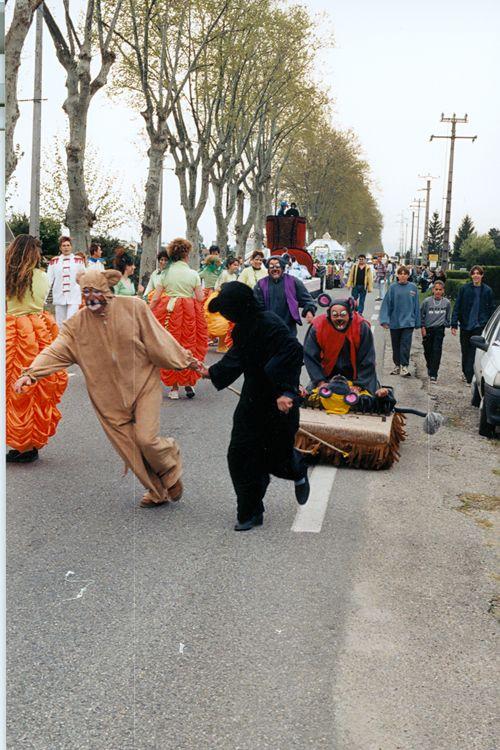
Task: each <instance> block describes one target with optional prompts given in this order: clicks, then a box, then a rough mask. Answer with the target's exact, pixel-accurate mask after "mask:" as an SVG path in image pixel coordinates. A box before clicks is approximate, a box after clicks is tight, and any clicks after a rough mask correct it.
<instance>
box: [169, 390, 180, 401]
mask: <svg viewBox="0 0 500 750" xmlns="http://www.w3.org/2000/svg"><path fill="white" fill-rule="evenodd" d="M168 397H169V398H171V399H172V401H178V400H179V391H178V390H175V391H174V390H171V391H169V394H168Z"/></svg>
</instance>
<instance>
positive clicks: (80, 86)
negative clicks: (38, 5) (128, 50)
mask: <svg viewBox="0 0 500 750" xmlns="http://www.w3.org/2000/svg"><path fill="white" fill-rule="evenodd" d="M121 6H122V0H115V2H114V3H113V7H112V10H111V11H110V12H109V18H108V19H105V17H104V16H105V11H106V10H107V9H106V8H104V7H103V3H102V1H101V0H87V3H86V10H85V16H84V19H83V22H82V28H78V24H76V23H75V22H74V20H73V18H72V17H71V11H70V0H63V7H64V23H65V34H66V35H65V34H64V33H63V31H62V30H61V26H60V25H59V24H58V23H57V21H56V20H55V18H54V16H53V15H52V13H51V12H50V10H49V8H48V7H47V4H46V3H44V5H43V15H44V18H45V22H46V24H47V28H48V30H49V32H50V35H51V37H52V41H53V43H54V47H55V51H56V55H57V59H58V60H59V62H60V63H61V65H62V66H63V68H64V70H65V71H66V89H67V92H68V95H67V97H66V99H65V101H64V104H63V107H62V108H63V110H64V112H65V113H66V115H67V117H68V124H69V140H68V143H67V146H66V157H67V171H68V189H69V203H68V207H67V210H66V218H65V224H66V226H67V227H69V230H70V232H71V236H72V237H73V240H74V244H75V247H77V248H78V249H80V250H85V249H86V248H88V247H89V245H90V230H91V228H92V225H93V224H94V221H95V215H94V214H93V212H92V211H91V210H90V208H89V201H88V197H87V191H86V187H85V174H84V163H85V146H86V139H87V117H88V111H89V107H90V103H91V101H92V98H93V97H94V96H95V94H96V93H97V92H98V91H99V90H100V89H101V88H102V87H103V86H105V85H106V82H107V80H108V75H109V72H110V70H111V66H112V65H113V63H114V61H115V57H116V56H115V52H114V51H113V49H112V42H113V31H114V29H115V26H116V23H117V20H118V17H119V14H120V10H121ZM96 51H97V53H98V58H99V66H98V71H97V74H96V75H95V76H94V77H92V73H91V65H92V62H93V59H94V57H95V52H96Z"/></svg>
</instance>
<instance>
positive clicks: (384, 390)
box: [375, 388, 389, 398]
mask: <svg viewBox="0 0 500 750" xmlns="http://www.w3.org/2000/svg"><path fill="white" fill-rule="evenodd" d="M388 393H389V389H388V388H378V389H377V390H376V391H375V395H376V396H378V398H385V397H386V396H387V395H388Z"/></svg>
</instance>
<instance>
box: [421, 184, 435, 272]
mask: <svg viewBox="0 0 500 750" xmlns="http://www.w3.org/2000/svg"><path fill="white" fill-rule="evenodd" d="M419 177H421V178H422V179H423V180H426V186H425V187H424V188H420V190H425V219H424V221H425V224H424V239H423V242H422V260H423V262H424V263H427V261H428V260H429V207H430V204H431V180H436V179H437V178H436V177H433V176H432V175H430V174H425V175H424V174H419Z"/></svg>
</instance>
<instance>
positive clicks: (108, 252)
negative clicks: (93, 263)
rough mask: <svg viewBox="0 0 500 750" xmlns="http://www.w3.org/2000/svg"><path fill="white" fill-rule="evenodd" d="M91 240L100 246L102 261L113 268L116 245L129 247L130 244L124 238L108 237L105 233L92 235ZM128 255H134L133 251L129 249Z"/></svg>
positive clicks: (107, 266)
mask: <svg viewBox="0 0 500 750" xmlns="http://www.w3.org/2000/svg"><path fill="white" fill-rule="evenodd" d="M90 241H91V242H97V244H98V245H100V246H101V248H102V259H101V260H102V262H103V263H104V265H105V266H106V268H113V258H114V257H115V250H116V248H117V247H124V248H126V249H129V247H130V245H129V243H128V242H125V241H124V240H120V239H118V237H110V236H109V235H107V234H102V235H92V237H91V238H90ZM129 252H130V255H134V251H133V250H130V251H129Z"/></svg>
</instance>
